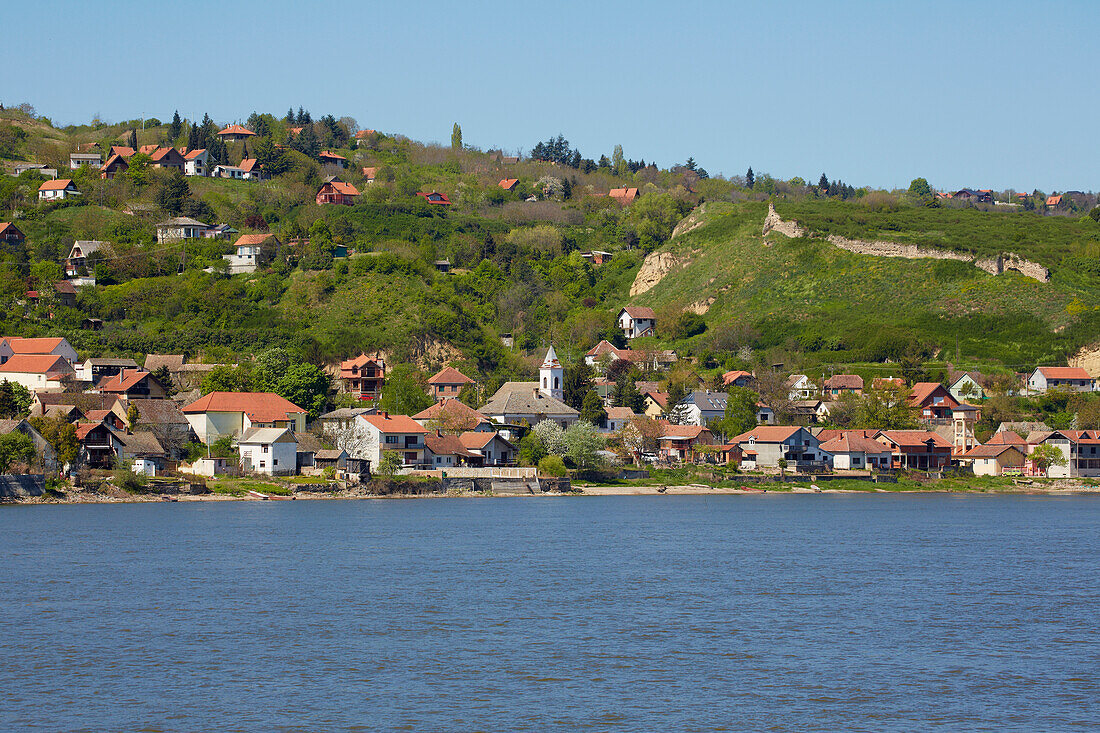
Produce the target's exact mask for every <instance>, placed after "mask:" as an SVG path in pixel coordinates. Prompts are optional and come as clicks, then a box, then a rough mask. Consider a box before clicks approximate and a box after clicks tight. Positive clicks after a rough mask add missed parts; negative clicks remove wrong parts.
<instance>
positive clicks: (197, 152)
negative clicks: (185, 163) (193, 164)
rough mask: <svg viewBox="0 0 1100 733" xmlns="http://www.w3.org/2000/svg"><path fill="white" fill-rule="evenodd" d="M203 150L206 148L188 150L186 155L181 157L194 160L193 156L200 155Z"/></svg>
mask: <svg viewBox="0 0 1100 733" xmlns="http://www.w3.org/2000/svg"><path fill="white" fill-rule="evenodd" d="M205 152H206V148H196V149H195V150H188V151H187V155H185V156H183V157H184V158H186V159H187V160H194V159H195V158H197V157H199V156H200V155H202V154H203V153H205Z"/></svg>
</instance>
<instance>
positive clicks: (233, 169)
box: [211, 165, 244, 181]
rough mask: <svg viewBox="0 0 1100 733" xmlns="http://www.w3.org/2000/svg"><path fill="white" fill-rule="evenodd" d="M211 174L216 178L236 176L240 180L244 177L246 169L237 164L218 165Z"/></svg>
mask: <svg viewBox="0 0 1100 733" xmlns="http://www.w3.org/2000/svg"><path fill="white" fill-rule="evenodd" d="M211 175H212V176H213V177H214V178H234V179H236V180H238V181H240V180H243V179H244V170H243V169H241V168H239V167H237V166H235V165H216V166H214V170H213V171H212V173H211Z"/></svg>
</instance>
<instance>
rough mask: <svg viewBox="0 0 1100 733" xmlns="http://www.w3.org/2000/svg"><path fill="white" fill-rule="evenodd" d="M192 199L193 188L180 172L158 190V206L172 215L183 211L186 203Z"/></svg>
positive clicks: (174, 174) (175, 173)
mask: <svg viewBox="0 0 1100 733" xmlns="http://www.w3.org/2000/svg"><path fill="white" fill-rule="evenodd" d="M190 197H191V187H190V186H189V185H188V183H187V179H186V178H184V177H183V174H182V173H180V172H179V171H175V172H174V173H173V174H172V175H171V176H170V177H169V178H168V180H166V181H165V182H164V183H163V184H162V185H161V187H160V188H158V189H157V195H156V202H157V206H159V207H160V208H162V209H164V210H165V211H167V212H169V213H172V214H179V213H180V212H182V211H183V205H184V202H186V201H187V199H189V198H190Z"/></svg>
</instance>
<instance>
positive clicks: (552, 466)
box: [539, 456, 567, 478]
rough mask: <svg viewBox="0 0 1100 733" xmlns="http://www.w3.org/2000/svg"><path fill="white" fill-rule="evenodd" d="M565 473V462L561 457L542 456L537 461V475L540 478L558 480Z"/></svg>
mask: <svg viewBox="0 0 1100 733" xmlns="http://www.w3.org/2000/svg"><path fill="white" fill-rule="evenodd" d="M566 473H567V471H566V469H565V461H563V460H562V459H561V456H544V457H543V458H542V459H541V460H540V461H539V474H540V475H542V476H554V477H556V478H560V477H561V476H564V475H565V474H566Z"/></svg>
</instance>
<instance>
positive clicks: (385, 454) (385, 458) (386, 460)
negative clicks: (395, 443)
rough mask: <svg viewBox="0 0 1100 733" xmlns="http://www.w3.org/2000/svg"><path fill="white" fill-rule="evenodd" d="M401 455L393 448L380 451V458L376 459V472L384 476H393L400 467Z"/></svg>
mask: <svg viewBox="0 0 1100 733" xmlns="http://www.w3.org/2000/svg"><path fill="white" fill-rule="evenodd" d="M401 465H402V461H401V455H400V454H399V453H398V452H397V451H395V450H384V451H382V460H380V461H378V473H380V474H382V475H383V476H385V477H386V478H393V477H394V475H395V474H396V473H397V472H398V471H399V470H400V469H401Z"/></svg>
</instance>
